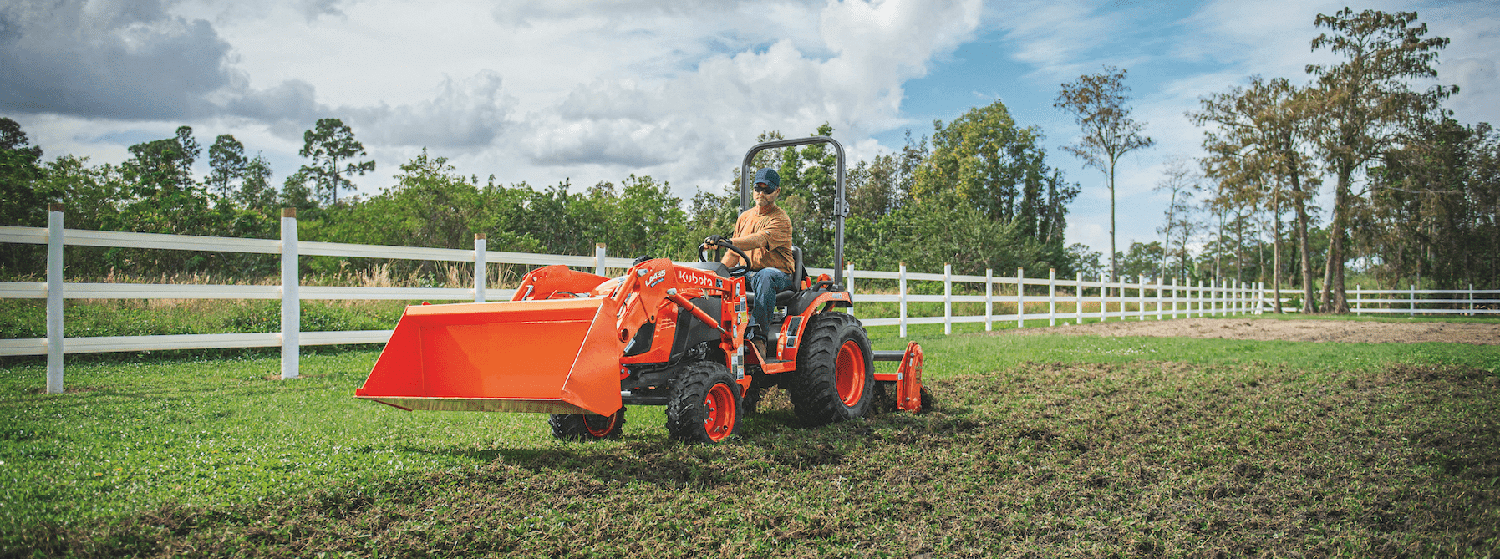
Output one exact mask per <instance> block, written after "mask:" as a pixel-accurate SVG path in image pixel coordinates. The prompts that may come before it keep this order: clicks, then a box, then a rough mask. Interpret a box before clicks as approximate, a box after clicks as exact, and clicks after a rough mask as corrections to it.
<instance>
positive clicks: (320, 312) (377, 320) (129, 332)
mask: <svg viewBox="0 0 1500 559" xmlns="http://www.w3.org/2000/svg"><path fill="white" fill-rule="evenodd" d="M407 304H408V303H407V302H405V301H361V302H357V303H354V302H333V301H303V302H302V326H301V327H302V331H303V332H334V331H341V330H386V329H390V328H394V327H395V326H396V321H397V320H398V319H399V318H401V310H402V308H404V307H405V306H406V305H407ZM63 330H64V332H65V333H66V335H67V336H68V337H92V336H154V335H162V334H217V333H230V332H280V331H281V302H280V301H264V300H222V299H219V300H215V299H210V300H173V301H148V300H145V299H118V300H108V301H68V302H67V304H66V305H65V306H64V307H63ZM45 337H47V306H46V301H42V300H34V299H0V338H45Z"/></svg>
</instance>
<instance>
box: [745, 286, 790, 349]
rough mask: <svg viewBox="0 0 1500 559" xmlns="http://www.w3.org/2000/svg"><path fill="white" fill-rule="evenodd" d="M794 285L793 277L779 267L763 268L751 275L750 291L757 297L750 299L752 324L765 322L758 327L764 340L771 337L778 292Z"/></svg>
mask: <svg viewBox="0 0 1500 559" xmlns="http://www.w3.org/2000/svg"><path fill="white" fill-rule="evenodd" d="M791 286H792V278H791V277H789V276H787V275H786V272H783V271H781V270H780V269H778V268H761V269H760V270H759V271H757V272H755V273H753V274H751V275H750V291H752V292H754V293H755V299H754V300H752V301H750V325H751V326H756V325H760V324H765V325H766V326H763V327H760V328H758V330H760V333H759V337H760V339H762V340H769V339H770V338H771V332H770V329H771V328H774V327H775V325H773V324H770V322H771V311H772V310H773V309H775V308H776V294H777V293H780V292H781V291H782V290H785V289H787V288H789V287H791Z"/></svg>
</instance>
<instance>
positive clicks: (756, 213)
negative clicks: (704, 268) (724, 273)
mask: <svg viewBox="0 0 1500 559" xmlns="http://www.w3.org/2000/svg"><path fill="white" fill-rule="evenodd" d="M733 238H734V239H739V240H740V243H737V244H736V245H735V246H737V247H739V249H740V250H743V251H745V256H748V257H750V269H752V270H759V269H761V268H766V267H773V268H779V269H780V270H781V271H783V272H786V273H787V274H788V275H791V274H793V273H795V270H794V269H793V268H795V267H796V263H795V262H794V261H793V260H792V219H791V218H790V217H788V216H787V215H786V211H785V210H782V209H781V207H780V206H772V207H771V211H770V212H769V213H766V214H761V213H760V208H750V209H748V210H745V212H744V213H741V214H740V217H739V219H737V220H735V222H734V236H733ZM738 260H739V255H736V254H734V253H733V252H731V253H729V254H726V255H724V264H725V265H726V266H732V265H734V264H738V263H739V262H738Z"/></svg>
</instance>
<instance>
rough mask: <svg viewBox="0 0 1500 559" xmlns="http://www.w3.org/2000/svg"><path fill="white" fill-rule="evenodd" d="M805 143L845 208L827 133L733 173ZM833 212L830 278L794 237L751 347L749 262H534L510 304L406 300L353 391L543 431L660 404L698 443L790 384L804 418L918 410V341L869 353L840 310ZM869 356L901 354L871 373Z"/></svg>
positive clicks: (569, 434) (594, 425) (707, 257)
mask: <svg viewBox="0 0 1500 559" xmlns="http://www.w3.org/2000/svg"><path fill="white" fill-rule="evenodd" d="M810 143H828V144H832V145H833V146H834V147H835V149H836V150H837V152H838V183H837V184H838V191H837V195H838V204H837V207H839V208H845V210H843V211H845V212H847V209H846V208H847V205H846V204H844V203H843V200H844V156H843V148H842V146H840V145H839V144H838V143H837V142H835V141H834V140H833V139H831V138H827V137H821V136H820V137H814V138H806V139H802V140H778V141H773V142H766V143H763V144H759V145H757V146H755V148H753V149H751V151H750V152H749V153H748V154H747V155H746V156H745V166H746V171H747V172H744V173H742V176H745V177H748V176H749V174H750V173H749V172H748V166H749V163H750V161H751V158H753V157H754V155H755V153H757V152H758V151H760V150H763V149H770V148H775V147H786V146H792V145H801V144H810ZM741 186H742V206H745V207H747V208H748V202H747V201H748V200H749V194H748V193H749V188H748V184H745V183H743V182H742V185H741ZM843 218H844V216H843V215H836V222H837V234H836V236H835V237H836V245H835V266H834V268H833V270H834V274H835V277H834V278H832V279H830V278H828V277H827V276H826V275H824V276H821V277H819V278H817V279H816V280H814V279H812V278H809V277H807V272H806V269H805V268H804V267H803V263H802V253H801V251H800V250H798V249H796V248H795V247H794V248H793V254H794V256H795V259H796V267H797V269H796V272H795V275H794V277H793V287H792V288H791V289H789V290H787V291H784V292H782V293H778V294H777V297H776V301H777V308H778V309H779V310H778V312H776V313H775V314H774V318H773V321H774V322H775V323H776V324H773V325H770V326H771V327H770V330H771V331H772V337H771V339H770V343H768V345H767V348H766V354H764V355H762V354H760V353H758V352H757V351H756V349H755V346H753V345H751V344H749V343H748V342H747V341H746V339H745V335H746V329H747V327H748V325H749V312H750V306H749V305H750V304H751V303H750V302H751V295H752V294H750V293H747V292H746V285H747V284H746V280H745V275H746V274H747V273H748V272H749V271H750V270H748V269H747V268H746V267H744V266H736V267H734V268H729V267H726V266H724V265H723V264H721V263H719V262H717V261H715V260H714V259H713V258H712V256H713V255H712V253H710V252H709V251H707V250H704V251H701V252H700V256H701V258H700V260H702V261H701V262H694V263H674V262H672V261H671V260H668V259H665V258H657V259H653V260H646V261H643V262H638V263H637V264H635V265H634V266H632V267H631V268H630V269H629V270H627V271H626V272H625V274H624V275H623V276H620V277H616V278H605V277H603V276H599V275H595V274H589V273H584V272H577V271H573V270H570V269H568V268H567V267H565V266H548V267H544V268H538V269H536V270H533V271H532V272H531V273H529V274H527V275H526V276H525V277H524V278H523V279H522V281H521V284H520V285H519V286H517V288H516V294H515V296H514V297H513V298H512V300H511V301H507V302H495V303H457V304H448V305H419V306H410V307H407V309H406V313H405V314H404V315H402V317H401V321H400V322H399V323H397V325H396V330H395V332H394V333H393V334H392V335H391V339H390V342H389V343H387V344H386V347H385V350H384V351H383V352H382V353H381V355H380V359H379V360H378V361H377V362H376V363H375V367H374V369H373V370H372V371H371V372H370V376H369V378H368V379H367V380H366V381H365V384H364V386H363V387H361V388H360V389H359V390H357V391H356V392H355V396H356V397H358V398H363V399H367V400H373V401H376V402H379V403H383V404H387V405H390V406H394V407H397V408H401V409H406V410H472V411H495V412H520V413H545V414H551V418H550V420H549V423H550V425H551V427H552V433H553V435H554V436H557V437H559V438H569V439H599V438H611V437H617V436H619V434H620V430H621V427H622V426H623V425H624V422H625V406H627V405H664V406H666V416H667V422H666V427H667V431H668V433H669V434H670V435H671V436H672V438H674V439H678V440H684V441H690V442H706V443H713V442H718V441H721V440H723V439H724V438H726V437H728V436H729V435H730V434H733V433H734V432H736V431H737V430H738V428H739V424H740V419H741V417H742V416H743V415H744V414H745V413H748V412H749V411H751V410H752V409H753V407H754V405H755V402H756V401H757V400H758V398H759V395H760V393H761V392H762V391H763V390H765V389H767V388H769V387H771V386H780V387H782V388H783V389H786V390H787V391H788V393H789V395H790V396H791V400H792V405H793V408H794V409H795V412H796V414H797V416H798V418H799V419H800V420H801V421H802V422H803V423H804V424H807V425H821V424H826V423H832V422H837V421H842V420H847V419H853V418H857V417H862V416H864V415H866V414H867V413H869V411H870V410H871V408H872V407H874V406H875V405H876V403H875V402H876V401H877V400H880V401H889V400H894V405H893V406H892V407H895V408H897V409H902V410H910V411H919V410H921V409H922V408H923V407H924V405H930V399H929V397H927V395H926V391H925V390H924V389H923V388H922V350H921V347H919V346H918V345H917V344H915V343H912V344H909V345H908V346H907V349H906V350H905V351H872V350H871V349H870V341H869V339H868V338H867V337H866V334H865V331H864V328H863V327H862V326H861V325H860V322H859V319H857V318H855V317H854V316H853V315H850V314H847V313H844V312H839V310H837V309H839V308H841V307H850V306H852V305H853V297H852V296H851V294H850V293H849V292H847V291H846V290H844V289H843V287H842V270H843ZM725 248H727V249H728V250H733V251H736V252H738V253H739V254H740V255H741V256H743V255H744V253H743V252H742V251H740V250H739V249H738V248H735V247H732V246H726V247H725ZM742 262H748V259H744V260H742ZM875 361H893V362H899V365H898V367H897V369H896V371H894V372H887V373H876V372H875V368H874V365H873V364H874V362H875ZM888 405H889V404H888Z"/></svg>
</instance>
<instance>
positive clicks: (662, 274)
mask: <svg viewBox="0 0 1500 559" xmlns="http://www.w3.org/2000/svg"><path fill="white" fill-rule="evenodd" d="M664 279H667V271H666V270H657V271H656V273H654V274H651V277H649V278H646V287H656V284H658V283H661V282H662V280H664Z"/></svg>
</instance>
